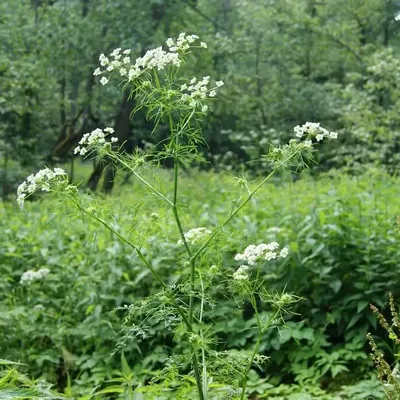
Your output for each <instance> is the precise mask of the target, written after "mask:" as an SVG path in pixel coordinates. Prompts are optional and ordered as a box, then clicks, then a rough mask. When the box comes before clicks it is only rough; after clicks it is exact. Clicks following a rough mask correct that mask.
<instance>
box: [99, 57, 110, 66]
mask: <svg viewBox="0 0 400 400" xmlns="http://www.w3.org/2000/svg"><path fill="white" fill-rule="evenodd" d="M99 61H100V65H101V66H102V67H105V66H106V65H107V64H108V63H109V61H108V58H107V57H106V56H105V55H104V54H100V57H99Z"/></svg>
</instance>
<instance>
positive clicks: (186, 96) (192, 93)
mask: <svg viewBox="0 0 400 400" xmlns="http://www.w3.org/2000/svg"><path fill="white" fill-rule="evenodd" d="M209 83H210V77H209V76H205V77H203V79H202V80H199V81H197V79H196V78H192V79H191V80H190V82H189V84H190V85H189V86H188V85H187V84H186V83H184V84H183V85H181V91H182V92H184V91H187V92H188V93H183V94H182V97H181V99H182V100H183V101H188V102H189V105H190V106H191V107H196V105H197V104H198V102H199V101H200V100H204V99H205V98H207V97H215V96H216V95H217V92H216V90H215V89H217V88H219V87H221V86H223V84H224V82H222V81H217V82H216V83H215V87H214V88H211V89H209V88H208V84H209ZM207 109H208V108H207V106H206V105H203V107H202V111H203V112H206V111H207Z"/></svg>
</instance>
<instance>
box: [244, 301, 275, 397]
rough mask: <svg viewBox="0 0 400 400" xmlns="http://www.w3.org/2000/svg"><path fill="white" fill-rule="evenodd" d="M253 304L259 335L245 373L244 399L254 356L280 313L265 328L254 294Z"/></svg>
mask: <svg viewBox="0 0 400 400" xmlns="http://www.w3.org/2000/svg"><path fill="white" fill-rule="evenodd" d="M251 304H252V306H253V308H254V312H255V314H256V319H257V328H258V336H257V341H256V344H255V346H254V350H253V353H252V354H251V358H250V361H249V364H248V365H247V368H246V371H245V373H244V374H243V382H242V392H241V395H240V400H243V399H244V395H245V392H246V387H247V376H248V374H249V372H250V369H251V367H252V365H253V362H254V358H255V357H256V355H257V353H258V349H259V348H260V344H261V338H262V334H263V333H264V332H265V331H266V330H267V329H268V328H269V327H270V326H271V324H272V323H273V321H274V320H275V318H276V316H277V315H278V313H279V310H278V311H276V312H275V314H274V315H273V317H272V318H270V319H269V321H268V324H267V325H266V326H264V328H263V327H262V326H261V320H260V314H259V312H258V307H257V301H256V298H255V296H254V295H252V296H251Z"/></svg>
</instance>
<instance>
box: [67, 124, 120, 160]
mask: <svg viewBox="0 0 400 400" xmlns="http://www.w3.org/2000/svg"><path fill="white" fill-rule="evenodd" d="M113 133H114V129H113V128H105V129H104V130H101V129H99V128H97V129H95V130H94V131H92V132H90V133H85V134H84V135H83V137H82V139H81V140H80V141H79V146H77V147H75V149H74V154H78V153H79V154H80V155H81V156H84V155H85V154H86V153H87V152H88V149H90V148H91V147H94V146H102V147H107V146H110V142H111V143H115V142H117V141H118V138H116V137H111V139H110V142H107V141H106V137H107V136H108V135H110V134H113Z"/></svg>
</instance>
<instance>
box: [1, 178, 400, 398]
mask: <svg viewBox="0 0 400 400" xmlns="http://www.w3.org/2000/svg"><path fill="white" fill-rule="evenodd" d="M371 177H373V179H371ZM171 178H172V177H171V176H170V175H169V173H168V172H165V173H164V174H163V175H162V179H163V180H164V181H168V180H169V179H171ZM182 188H183V189H182V190H183V193H182V198H183V199H187V200H186V201H185V200H184V207H185V208H184V215H185V217H184V223H185V224H186V225H188V226H191V225H193V226H210V225H215V224H216V223H218V222H220V221H221V218H222V216H223V215H224V214H225V208H227V207H230V205H231V204H232V203H231V202H232V200H233V199H235V198H237V196H238V194H240V191H241V189H240V188H236V189H233V188H232V185H231V182H230V180H229V178H226V177H223V176H221V175H218V174H211V173H202V172H199V171H192V172H190V173H189V174H187V175H186V174H185V175H184V176H183V177H182ZM118 192H119V193H118V195H114V196H111V197H108V198H106V199H105V200H104V201H105V203H106V207H108V208H109V209H113V210H114V213H115V215H118V225H117V224H116V225H115V228H117V229H118V230H119V231H121V232H130V237H138V236H139V237H140V236H141V235H142V234H143V232H144V231H143V230H144V229H147V230H148V231H149V232H152V231H158V230H159V229H161V232H162V234H161V236H162V238H163V239H162V240H157V241H155V239H154V237H153V236H152V235H151V234H150V235H147V237H148V239H147V241H146V243H143V245H144V246H145V248H147V247H148V246H151V249H152V259H153V262H154V265H156V266H157V268H158V272H159V273H160V274H161V275H162V277H163V278H164V279H165V280H166V281H168V282H174V281H175V280H177V279H178V277H179V275H180V274H181V273H182V266H181V265H176V263H175V259H176V256H177V254H176V253H177V252H179V251H180V250H179V248H177V247H176V245H175V244H176V241H177V239H178V234H177V232H176V228H175V227H174V225H173V224H172V223H171V221H170V219H169V218H167V215H166V213H167V211H165V210H163V208H162V207H161V208H160V205H159V202H158V200H156V199H155V198H154V196H148V195H147V196H146V195H145V194H144V193H145V191H144V188H143V187H142V186H141V185H140V184H138V183H135V184H133V185H130V186H129V187H128V186H122V187H120V188H119V190H118ZM398 196H399V183H398V180H397V179H396V178H391V177H389V176H388V175H382V174H380V173H378V172H374V171H370V173H369V174H368V175H364V176H362V177H353V178H350V177H346V176H345V175H344V176H343V175H341V174H336V173H335V174H333V173H332V174H330V175H327V176H324V177H321V178H319V179H317V180H315V179H310V178H306V177H305V178H303V179H300V180H298V181H296V182H294V183H292V184H291V185H289V181H288V180H287V179H286V180H281V179H277V180H276V182H274V184H271V185H268V186H266V187H265V188H264V189H262V191H261V192H260V193H259V196H258V197H257V198H256V199H254V200H252V202H251V204H250V206H249V207H248V208H247V210H246V212H245V213H242V214H240V215H239V216H238V218H237V219H236V220H235V221H234V222H233V223H232V225H230V226H229V228H228V229H227V230H226V231H225V232H224V235H223V238H221V239H220V240H221V243H220V244H217V246H222V247H223V253H222V254H223V255H224V256H223V258H221V259H220V260H219V264H220V265H223V267H224V269H226V270H231V271H232V272H233V271H234V270H235V262H234V261H233V255H234V254H235V252H236V251H237V250H236V249H237V248H238V247H239V246H240V245H241V243H252V242H257V241H260V240H262V239H264V240H277V241H279V242H281V243H284V244H286V245H287V246H288V247H289V249H290V255H289V256H288V258H287V259H285V261H284V262H283V263H282V262H276V263H273V264H268V267H265V270H264V274H265V280H266V281H267V283H268V286H269V290H270V291H271V292H275V291H277V292H280V291H282V290H283V289H284V288H286V291H288V292H293V293H296V295H298V296H301V297H303V298H304V300H301V301H299V302H298V303H297V304H296V306H295V309H294V310H293V311H295V312H296V313H298V315H297V314H292V315H290V316H289V317H288V318H287V319H286V327H284V328H281V329H279V330H278V329H274V330H271V331H269V332H268V333H266V334H265V336H264V337H263V340H262V344H261V349H260V350H261V351H262V353H263V354H266V355H271V359H270V360H269V361H268V363H267V364H266V365H265V367H263V368H262V370H259V369H256V370H255V372H254V375H252V377H251V379H252V381H251V384H249V389H248V392H249V393H250V392H251V390H254V393H260V392H259V390H261V393H265V394H266V393H270V392H269V391H271V393H278V394H280V395H281V396H284V393H285V389H284V387H285V386H282V385H281V384H282V383H285V382H288V381H289V382H290V381H292V380H293V379H294V381H295V382H297V384H298V385H300V386H299V388H298V389H297V390H298V391H301V390H304V389H302V388H304V387H306V388H307V387H310V389H308V390H311V393H313V392H312V390H314V391H315V395H316V394H318V393H322V392H321V391H317V387H320V386H321V387H322V388H324V389H325V390H328V391H340V390H343V389H340V388H341V387H342V386H345V385H348V386H352V384H353V383H354V382H357V381H362V380H365V379H369V376H370V373H371V371H372V369H371V368H372V365H371V362H370V361H369V360H368V357H367V354H368V348H367V346H366V333H367V332H372V333H373V334H377V333H378V332H379V330H378V328H377V321H376V319H375V318H374V317H373V314H372V312H371V311H370V310H369V307H368V305H369V303H370V302H373V303H375V304H377V305H380V306H383V305H384V303H385V299H386V297H387V296H386V294H387V292H388V291H389V290H390V291H392V292H393V293H394V295H395V297H396V296H397V297H399V296H400V293H399V290H398V285H397V282H396V274H397V272H396V268H395V267H396V262H395V260H396V259H398V257H399V252H400V250H399V247H398V246H397V243H396V240H397V239H396V227H395V218H394V217H393V215H394V213H395V211H396V201H394V199H396V198H398ZM139 210H140V217H139V216H138V215H139V214H138V211H139ZM65 211H67V212H68V210H65ZM65 211H61V210H60V206H59V204H58V203H56V202H54V201H52V200H48V199H46V198H43V199H40V200H38V201H35V202H28V203H26V205H25V208H24V210H23V211H20V210H19V209H18V207H17V206H16V205H15V204H3V205H2V208H1V224H2V226H1V229H0V232H1V235H2V237H1V247H2V248H1V253H2V254H3V257H2V262H1V274H2V276H4V277H7V279H4V280H3V281H2V287H1V293H3V295H4V297H3V300H2V305H1V309H2V318H1V330H2V332H3V333H4V334H3V335H2V337H1V342H0V347H1V349H2V352H3V357H4V358H8V359H13V360H19V361H21V362H23V363H25V364H27V365H28V367H25V368H26V371H27V372H28V373H29V374H30V375H31V376H38V375H40V376H42V377H43V378H45V379H46V380H48V381H49V382H52V383H55V384H56V385H57V387H58V388H59V389H60V390H63V389H65V388H66V387H67V386H68V384H69V383H68V382H69V379H72V381H73V382H74V385H73V389H71V390H73V393H74V395H77V394H78V393H79V394H82V393H87V392H91V391H92V390H93V388H94V387H98V385H101V386H99V387H104V386H105V385H106V384H105V383H104V380H105V379H112V378H116V377H118V376H121V375H120V374H122V373H123V369H124V368H127V366H126V365H125V362H123V363H122V364H121V354H119V353H118V354H116V355H114V356H112V355H111V353H113V351H114V350H115V349H117V347H118V344H119V338H120V337H121V330H123V331H124V326H123V323H122V317H123V316H124V314H125V313H124V311H123V310H119V311H115V310H116V308H117V307H121V306H123V305H124V304H132V303H133V302H135V301H137V299H141V298H144V297H145V296H148V295H149V294H150V293H152V291H153V290H154V289H155V288H157V286H158V285H157V283H156V282H154V280H153V279H152V278H151V276H150V274H149V273H148V272H147V271H145V270H143V267H142V266H141V264H140V263H139V260H138V258H137V256H135V254H134V253H133V252H132V250H131V249H129V248H128V247H127V246H123V245H122V244H121V243H120V242H119V241H118V240H117V239H116V238H115V237H113V236H111V235H110V234H108V233H107V232H105V231H103V230H101V229H99V227H98V226H97V225H93V224H90V225H88V221H87V220H86V219H84V218H80V217H76V215H75V213H74V212H73V211H72V210H69V211H70V212H71V215H70V218H69V219H64V218H62V214H64V213H65ZM153 212H157V213H159V214H160V218H159V219H157V220H156V221H152V219H151V214H152V213H153ZM60 214H61V215H60ZM276 226H279V228H280V231H279V232H278V230H275V229H273V227H276ZM243 232H244V235H243ZM350 238H351V239H350ZM43 267H46V268H48V269H49V270H50V274H49V275H48V276H47V277H46V279H45V280H42V281H38V282H34V283H32V284H31V285H30V286H21V285H20V283H19V280H20V278H21V275H22V274H23V272H25V271H26V270H29V269H34V270H37V269H39V268H43ZM224 298H225V295H224V294H223V293H221V298H220V303H219V304H218V306H217V307H216V308H215V309H214V310H213V314H212V318H211V319H210V328H209V329H211V330H212V332H213V334H215V335H216V337H217V338H218V340H217V342H218V345H217V348H218V349H219V350H221V351H224V350H229V349H247V348H251V346H252V344H253V343H254V341H255V339H256V336H255V335H256V332H255V331H252V330H248V329H247V327H248V326H252V325H253V324H254V321H253V320H252V319H254V315H253V312H252V310H251V308H248V307H247V308H246V309H245V311H242V310H240V309H237V312H236V313H235V314H232V304H231V301H230V300H228V299H226V300H224ZM228 312H229V313H228ZM148 335H149V338H148V339H146V340H145V339H142V340H138V339H135V340H134V341H131V340H128V343H127V347H125V348H124V353H123V354H124V357H125V358H122V360H124V359H126V360H127V365H129V367H130V369H131V371H132V376H131V382H132V383H134V384H135V385H143V384H144V383H145V382H146V381H147V380H148V379H150V378H151V377H152V376H153V374H154V373H156V371H157V370H158V369H159V368H161V365H162V363H163V361H164V360H165V358H166V357H168V356H170V355H171V353H172V351H173V350H172V349H173V348H176V347H179V346H180V341H179V340H178V338H176V337H175V340H174V335H173V334H172V333H171V331H170V330H169V329H167V328H166V327H165V325H164V323H162V322H160V324H158V325H156V326H154V327H153V331H151V332H148ZM118 371H120V372H118ZM128 375H129V374H128ZM259 379H261V381H259ZM118 382H119V381H118ZM257 382H260V383H257ZM264 382H265V383H264ZM263 383H264V386H263ZM260 388H262V389H260ZM376 388H377V386H376V384H375V386H373V385H366V386H365V389H362V386H360V387H359V390H360V392H359V396H360V397H359V398H360V399H361V398H365V395H366V393H367V394H371V393H368V391H370V390H377V389H376ZM286 390H288V389H286ZM290 390H293V391H294V390H296V389H295V387H292V388H291V389H290ZM305 390H307V389H305ZM363 390H365V391H363ZM349 393H350V392H349ZM321 396H322V394H321ZM330 396H331V395H330ZM349 396H350V395H349ZM354 396H355V395H354ZM363 396H364V397H363ZM283 398H285V397H283ZM305 398H307V397H305ZM314 398H315V397H314ZM321 398H324V397H321ZM327 398H332V397H327ZM342 398H346V397H342ZM349 398H357V397H349Z"/></svg>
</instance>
